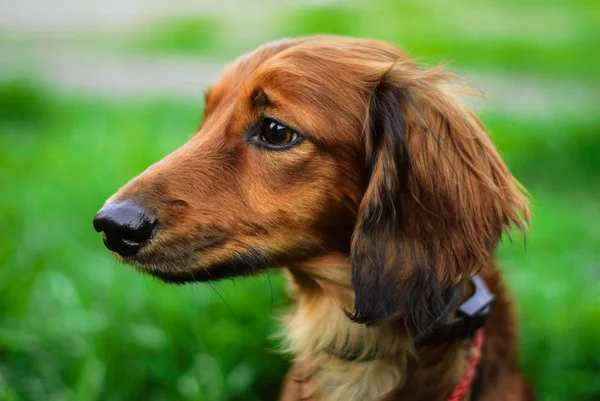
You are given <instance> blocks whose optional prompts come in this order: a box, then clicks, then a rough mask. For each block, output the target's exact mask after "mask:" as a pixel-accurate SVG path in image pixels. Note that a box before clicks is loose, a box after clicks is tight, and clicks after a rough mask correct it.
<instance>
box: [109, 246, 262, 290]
mask: <svg viewBox="0 0 600 401" xmlns="http://www.w3.org/2000/svg"><path fill="white" fill-rule="evenodd" d="M225 242H226V241H225V240H223V241H218V242H217V241H214V242H213V243H211V244H210V245H207V246H204V247H201V248H199V247H196V248H193V249H186V248H183V247H175V246H172V245H171V246H168V247H166V246H165V245H164V244H156V246H154V244H152V245H150V246H149V247H148V248H147V249H144V250H143V251H142V252H140V253H138V254H136V255H133V256H122V255H118V258H119V259H120V260H121V261H123V262H124V263H126V264H129V265H131V266H133V267H134V268H135V269H136V270H138V271H140V272H142V273H144V274H149V275H152V276H154V277H156V278H158V279H160V280H162V281H165V282H168V283H182V284H183V283H190V282H203V281H214V280H221V279H226V278H233V277H238V276H250V275H255V274H258V273H260V272H262V271H264V270H266V269H267V268H268V267H270V266H271V265H272V264H271V260H272V259H271V258H270V257H269V256H268V254H267V252H265V251H261V250H257V249H235V250H231V251H228V252H223V250H224V249H225V248H224V247H223V244H224V243H225ZM165 248H168V249H165ZM211 251H212V252H211ZM214 251H221V252H219V253H220V254H224V255H219V256H215V252H214Z"/></svg>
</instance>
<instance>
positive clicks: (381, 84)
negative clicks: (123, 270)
mask: <svg viewBox="0 0 600 401" xmlns="http://www.w3.org/2000/svg"><path fill="white" fill-rule="evenodd" d="M465 87H466V86H465V85H463V84H461V80H460V79H459V78H458V77H457V76H455V75H454V74H451V73H449V72H446V71H445V70H443V69H442V68H441V67H436V68H422V67H420V66H418V65H416V64H415V63H414V62H413V61H412V60H411V59H410V58H409V57H408V56H407V55H406V54H405V53H404V52H403V51H402V50H401V49H399V48H398V47H396V46H395V45H393V44H390V43H387V42H383V41H377V40H366V39H354V38H345V37H337V36H314V37H306V38H299V39H284V40H280V41H276V42H272V43H268V44H266V45H264V46H262V47H259V48H258V49H256V50H255V51H253V52H251V53H248V54H246V55H243V56H241V57H240V58H238V59H237V60H236V61H235V62H234V63H233V64H231V65H229V66H228V67H227V68H226V69H225V71H224V73H223V74H222V76H221V78H220V79H219V80H218V81H217V83H216V84H215V85H214V86H212V87H211V88H210V90H208V92H207V93H206V99H205V100H206V101H205V110H204V117H203V121H202V123H201V125H200V127H199V129H198V131H197V133H196V134H195V135H194V136H193V137H192V138H191V139H190V140H189V141H188V142H187V143H186V144H184V145H183V146H182V147H181V148H179V149H177V150H176V151H174V152H173V153H172V154H170V155H168V156H167V157H165V158H164V159H163V160H161V161H159V162H157V163H156V164H154V165H152V166H150V167H149V168H148V169H147V170H146V171H144V172H143V173H141V174H140V175H139V176H137V177H136V178H134V179H133V180H132V181H130V182H129V183H127V184H126V185H125V186H124V187H122V188H121V189H120V190H119V191H118V192H116V193H115V194H114V195H113V196H111V197H110V198H109V199H108V200H107V202H106V203H105V205H104V206H103V207H102V209H101V210H100V211H99V212H98V214H97V215H96V216H95V218H94V227H95V229H96V231H98V232H103V241H104V244H105V245H106V247H107V248H108V249H110V250H112V251H114V252H115V253H116V254H117V255H118V257H119V258H121V259H122V261H124V262H125V263H127V264H130V265H132V266H133V267H135V268H136V269H137V270H139V271H140V272H143V273H147V274H150V275H153V276H155V277H158V278H159V279H161V280H163V281H165V282H169V283H188V282H202V281H210V280H219V279H223V278H232V277H236V276H245V275H254V274H258V273H261V272H265V271H266V270H267V269H271V268H280V269H281V270H282V271H283V272H284V274H285V275H286V277H287V278H288V281H289V288H290V297H291V298H292V300H293V306H291V310H290V311H288V312H287V314H286V315H285V317H284V318H283V330H282V331H283V337H284V347H285V350H286V351H289V352H290V353H291V354H292V355H293V356H294V364H293V366H292V368H291V370H290V372H289V373H288V376H287V378H286V380H285V382H284V385H283V390H282V393H281V400H299V399H306V400H309V399H310V400H319V401H333V400H336V401H337V400H342V401H352V400H361V401H364V400H412V401H419V400H428V401H438V400H439V401H443V400H477V401H500V400H511V401H521V400H532V399H533V397H534V396H533V393H532V390H531V389H530V386H529V384H528V383H527V381H526V379H525V378H524V376H523V375H522V374H521V372H520V371H519V367H518V349H517V348H518V347H517V337H516V319H515V316H514V314H513V311H512V306H511V300H510V296H509V294H508V293H507V291H506V288H505V286H504V285H503V283H502V280H501V275H500V272H499V269H498V268H497V266H496V262H495V256H494V251H495V248H496V247H497V245H498V243H499V241H500V239H501V237H502V236H503V234H504V233H506V232H507V231H508V230H509V229H511V228H513V227H514V228H517V229H519V230H521V231H525V230H526V229H527V227H528V225H529V220H530V214H529V210H528V199H527V198H528V196H527V193H526V191H525V189H524V188H523V187H522V186H521V185H520V184H519V183H518V181H517V180H516V179H515V178H514V177H513V176H512V175H511V174H510V173H509V171H508V169H507V167H506V165H505V164H504V162H503V161H502V159H501V157H500V155H499V154H498V152H497V151H496V149H495V147H494V145H493V144H492V141H491V140H490V138H489V136H488V135H487V133H486V131H485V128H484V127H483V125H482V124H481V122H480V121H479V120H478V118H477V117H476V115H475V114H474V113H473V112H472V111H471V110H470V109H469V108H468V107H466V106H465V105H464V104H463V103H462V102H461V101H460V100H459V96H457V94H460V91H461V88H465ZM476 278H477V281H476V280H475V279H476ZM477 283H479V284H477ZM478 285H479V287H482V288H481V291H483V292H482V294H484V295H485V294H487V295H488V296H487V297H484V298H485V299H484V300H485V302H484V303H483V304H479V305H478V304H477V302H480V301H481V299H483V298H481V297H480V296H476V295H477V294H479V289H478V288H477V286H478ZM477 299H479V301H477ZM492 299H493V300H494V301H493V304H492V303H491V300H492ZM472 300H475V301H473V302H471V301H472ZM474 304H475V310H474V311H472V312H473V313H470V314H469V313H467V314H464V313H463V312H464V311H462V310H463V306H465V307H467V306H468V307H470V308H471V309H473V305H474ZM467 309H468V308H467ZM482 311H483V312H485V313H483V312H482ZM453 322H454V323H456V322H458V324H454V323H453ZM453 325H454V326H453ZM454 329H457V330H454Z"/></svg>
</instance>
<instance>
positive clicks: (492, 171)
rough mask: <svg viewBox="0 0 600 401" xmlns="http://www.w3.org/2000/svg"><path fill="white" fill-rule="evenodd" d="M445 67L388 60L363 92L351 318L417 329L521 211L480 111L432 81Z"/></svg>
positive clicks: (518, 220)
mask: <svg viewBox="0 0 600 401" xmlns="http://www.w3.org/2000/svg"><path fill="white" fill-rule="evenodd" d="M448 77H449V74H446V73H443V72H442V71H441V70H437V69H434V70H427V71H420V70H417V69H416V68H415V67H413V66H412V65H396V66H394V67H393V68H392V69H390V70H389V71H388V72H387V73H385V74H384V75H383V77H382V78H381V80H380V82H379V83H378V84H377V86H376V88H375V89H374V91H373V93H372V96H371V99H370V101H369V105H368V116H367V121H366V124H365V147H366V158H367V160H366V161H367V170H368V173H369V177H368V185H367V188H366V191H365V194H364V198H363V200H362V203H361V204H360V207H359V212H358V219H357V223H356V227H355V231H354V233H353V238H352V248H351V259H352V283H353V287H354V292H355V306H354V312H353V314H352V315H351V317H352V318H353V319H354V320H355V321H357V322H360V323H365V324H367V325H376V324H380V323H384V322H388V321H390V320H399V319H401V320H402V321H403V322H404V323H405V324H406V326H407V328H408V329H409V330H412V331H413V332H421V331H423V330H425V329H426V328H427V327H429V325H431V324H432V323H433V321H434V319H436V317H438V316H439V315H440V314H441V313H442V312H443V310H444V308H445V305H446V302H447V300H446V299H445V298H447V295H448V294H449V293H451V292H452V289H453V288H454V286H455V285H456V284H457V283H458V282H459V281H460V279H461V278H462V277H467V276H468V275H470V274H471V273H473V272H474V271H476V270H478V269H479V268H480V267H481V266H482V265H483V263H484V262H485V261H486V260H487V259H488V258H489V256H490V253H491V252H493V250H494V248H495V247H496V245H497V243H498V242H499V240H500V237H501V235H502V233H503V232H505V231H506V230H508V229H509V227H510V226H511V225H516V226H517V227H519V228H521V229H524V226H525V223H524V222H523V219H525V220H526V221H528V219H529V212H528V207H527V199H526V197H525V196H524V195H523V193H522V189H521V186H520V185H519V183H518V182H517V181H516V180H515V179H514V178H513V177H512V175H511V174H510V173H509V172H508V170H507V168H506V166H505V165H504V163H503V162H502V160H501V158H500V156H499V155H498V153H497V151H496V149H495V148H494V146H493V144H492V143H491V141H490V139H489V138H488V136H487V134H486V132H485V131H484V129H483V127H482V125H481V123H480V122H479V120H478V119H477V118H476V117H475V115H474V114H473V113H472V112H471V111H470V110H468V109H467V108H466V107H464V106H463V105H462V104H461V103H459V102H458V101H457V100H456V99H454V98H452V97H451V96H450V95H448V94H446V93H445V92H444V90H442V89H441V86H440V85H441V84H442V83H444V82H445V81H446V80H447V78H448Z"/></svg>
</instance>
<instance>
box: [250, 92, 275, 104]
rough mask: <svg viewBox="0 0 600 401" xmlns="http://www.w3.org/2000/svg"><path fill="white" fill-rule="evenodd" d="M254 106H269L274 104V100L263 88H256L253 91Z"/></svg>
mask: <svg viewBox="0 0 600 401" xmlns="http://www.w3.org/2000/svg"><path fill="white" fill-rule="evenodd" d="M251 99H252V100H251V101H252V106H254V107H267V106H272V105H273V102H272V101H271V99H269V96H268V95H267V94H266V93H265V91H264V90H263V89H262V88H256V89H255V90H254V91H253V92H252V97H251Z"/></svg>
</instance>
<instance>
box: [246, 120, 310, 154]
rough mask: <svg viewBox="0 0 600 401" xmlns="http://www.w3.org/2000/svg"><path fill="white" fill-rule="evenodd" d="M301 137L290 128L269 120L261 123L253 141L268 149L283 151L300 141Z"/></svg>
mask: <svg viewBox="0 0 600 401" xmlns="http://www.w3.org/2000/svg"><path fill="white" fill-rule="evenodd" d="M301 138H302V137H301V136H300V134H298V133H297V132H296V131H294V130H293V129H291V128H290V127H288V126H286V125H283V124H281V123H280V122H277V121H275V120H272V119H270V118H266V119H264V120H263V121H262V123H261V124H260V127H259V132H258V133H257V135H256V136H255V140H256V141H257V142H259V143H260V144H261V145H263V146H265V147H267V148H270V149H285V148H288V147H290V146H292V145H294V144H296V143H297V142H299V141H300V139H301Z"/></svg>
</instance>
